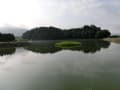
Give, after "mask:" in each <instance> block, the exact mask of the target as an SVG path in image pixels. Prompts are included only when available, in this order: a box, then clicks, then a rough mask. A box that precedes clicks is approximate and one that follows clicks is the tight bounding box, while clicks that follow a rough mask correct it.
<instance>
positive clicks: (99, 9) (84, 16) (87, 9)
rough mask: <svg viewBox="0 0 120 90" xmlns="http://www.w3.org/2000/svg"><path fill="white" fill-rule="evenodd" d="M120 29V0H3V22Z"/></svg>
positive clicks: (0, 12)
mask: <svg viewBox="0 0 120 90" xmlns="http://www.w3.org/2000/svg"><path fill="white" fill-rule="evenodd" d="M85 24H88V25H90V24H95V25H98V26H101V27H103V28H107V29H111V31H112V32H114V33H120V0H0V26H1V27H2V26H5V25H12V26H19V27H27V28H33V27H36V26H57V27H61V28H71V27H81V26H82V25H85Z"/></svg>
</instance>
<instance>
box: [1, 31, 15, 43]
mask: <svg viewBox="0 0 120 90" xmlns="http://www.w3.org/2000/svg"><path fill="white" fill-rule="evenodd" d="M14 40H15V36H14V35H13V34H10V33H8V34H2V33H0V42H10V41H14Z"/></svg>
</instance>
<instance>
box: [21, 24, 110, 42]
mask: <svg viewBox="0 0 120 90" xmlns="http://www.w3.org/2000/svg"><path fill="white" fill-rule="evenodd" d="M110 35H111V33H110V32H109V30H106V29H101V28H100V27H97V26H95V25H90V26H89V25H85V26H83V27H81V28H71V29H60V28H56V27H38V28H33V29H31V30H29V31H27V32H25V33H24V34H23V35H22V38H23V39H28V40H59V39H103V38H107V37H110Z"/></svg>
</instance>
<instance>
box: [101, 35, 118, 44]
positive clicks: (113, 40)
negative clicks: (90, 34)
mask: <svg viewBox="0 0 120 90" xmlns="http://www.w3.org/2000/svg"><path fill="white" fill-rule="evenodd" d="M103 40H105V41H109V42H113V43H117V44H120V37H118V38H105V39H103Z"/></svg>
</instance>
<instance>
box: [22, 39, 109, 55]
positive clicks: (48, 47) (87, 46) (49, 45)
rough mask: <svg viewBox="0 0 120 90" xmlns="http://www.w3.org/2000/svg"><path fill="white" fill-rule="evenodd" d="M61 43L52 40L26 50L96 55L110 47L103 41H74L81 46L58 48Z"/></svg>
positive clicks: (35, 44)
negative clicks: (77, 52) (64, 51)
mask: <svg viewBox="0 0 120 90" xmlns="http://www.w3.org/2000/svg"><path fill="white" fill-rule="evenodd" d="M59 42H61V40H58V41H57V40H51V41H41V42H39V43H32V44H29V45H28V46H25V47H24V48H25V49H27V50H30V51H33V52H36V53H42V54H46V53H56V52H59V51H61V50H72V51H81V52H84V53H95V52H98V51H100V50H102V48H108V47H109V46H110V44H111V43H110V42H107V41H103V40H80V41H79V40H74V42H80V45H79V46H75V47H68V48H67V47H63V48H61V47H57V46H56V43H59Z"/></svg>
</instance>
